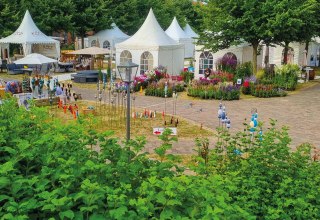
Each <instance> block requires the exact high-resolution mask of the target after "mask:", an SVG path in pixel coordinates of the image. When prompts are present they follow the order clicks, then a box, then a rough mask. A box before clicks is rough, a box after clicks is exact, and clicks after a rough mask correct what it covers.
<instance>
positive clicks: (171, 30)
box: [166, 17, 189, 40]
mask: <svg viewBox="0 0 320 220" xmlns="http://www.w3.org/2000/svg"><path fill="white" fill-rule="evenodd" d="M166 34H168V35H169V36H170V37H171V38H173V39H175V40H179V39H183V38H189V37H188V36H187V35H186V34H185V32H184V31H183V30H182V28H181V27H180V25H179V23H178V20H177V18H176V17H174V18H173V20H172V22H171V24H170V26H169V27H168V29H167V30H166Z"/></svg>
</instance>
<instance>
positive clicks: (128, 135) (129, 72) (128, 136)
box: [127, 69, 131, 142]
mask: <svg viewBox="0 0 320 220" xmlns="http://www.w3.org/2000/svg"><path fill="white" fill-rule="evenodd" d="M127 71H128V72H127V74H128V82H127V83H128V84H127V142H128V141H129V140H130V84H131V70H128V69H127Z"/></svg>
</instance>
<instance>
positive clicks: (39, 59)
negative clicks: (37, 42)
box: [14, 53, 58, 65]
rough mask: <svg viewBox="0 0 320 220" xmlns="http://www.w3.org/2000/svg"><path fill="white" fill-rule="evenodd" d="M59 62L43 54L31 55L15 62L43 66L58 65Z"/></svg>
mask: <svg viewBox="0 0 320 220" xmlns="http://www.w3.org/2000/svg"><path fill="white" fill-rule="evenodd" d="M57 62H58V61H57V60H55V59H51V58H49V57H46V56H44V55H42V54H38V53H31V54H28V55H27V56H25V57H24V58H21V59H19V60H16V61H14V63H15V64H27V65H28V64H29V65H42V64H46V63H57Z"/></svg>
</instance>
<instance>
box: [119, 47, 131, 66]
mask: <svg viewBox="0 0 320 220" xmlns="http://www.w3.org/2000/svg"><path fill="white" fill-rule="evenodd" d="M127 61H132V55H131V53H130V52H129V51H127V50H124V51H122V52H121V54H120V63H124V62H127Z"/></svg>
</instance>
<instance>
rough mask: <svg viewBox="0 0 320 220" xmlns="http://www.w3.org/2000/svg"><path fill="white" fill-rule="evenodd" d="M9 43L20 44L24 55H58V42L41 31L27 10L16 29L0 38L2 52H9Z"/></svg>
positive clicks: (54, 56) (56, 56) (57, 56)
mask: <svg viewBox="0 0 320 220" xmlns="http://www.w3.org/2000/svg"><path fill="white" fill-rule="evenodd" d="M9 44H22V47H23V54H24V56H26V55H28V54H31V53H40V54H43V55H45V56H48V57H52V58H59V57H60V42H59V41H57V40H54V39H52V38H51V37H48V36H46V35H45V34H44V33H42V32H41V31H40V30H39V28H38V27H37V26H36V24H35V23H34V21H33V20H32V18H31V15H30V13H29V11H28V10H27V11H26V13H25V15H24V18H23V20H22V22H21V24H20V26H19V27H18V29H17V30H16V31H15V32H14V33H13V34H11V35H10V36H8V37H5V38H2V39H0V47H1V50H2V54H10V53H9ZM4 50H6V52H4Z"/></svg>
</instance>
